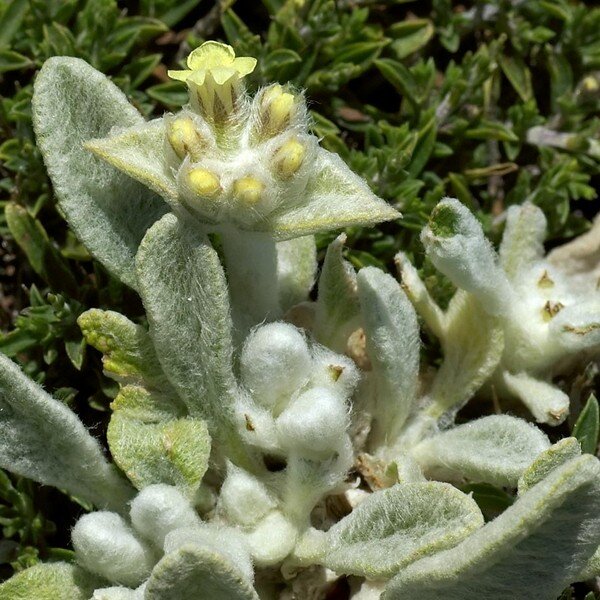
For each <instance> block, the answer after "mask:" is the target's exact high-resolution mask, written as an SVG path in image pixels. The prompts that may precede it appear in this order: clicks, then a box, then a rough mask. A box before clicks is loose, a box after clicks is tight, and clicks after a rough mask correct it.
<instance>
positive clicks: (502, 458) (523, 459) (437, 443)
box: [413, 415, 550, 486]
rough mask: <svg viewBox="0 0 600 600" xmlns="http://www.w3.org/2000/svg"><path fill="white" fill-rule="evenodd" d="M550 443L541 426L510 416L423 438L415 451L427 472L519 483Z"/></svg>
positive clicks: (499, 483)
mask: <svg viewBox="0 0 600 600" xmlns="http://www.w3.org/2000/svg"><path fill="white" fill-rule="evenodd" d="M549 446H550V442H549V441H548V438H547V437H546V435H545V434H544V433H542V432H541V431H540V430H539V429H537V428H536V427H534V426H533V425H530V424H528V423H526V422H525V421H523V420H522V419H516V418H514V417H510V416H508V415H492V416H489V417H483V418H482V419H478V420H476V421H471V422H470V423H465V424H464V425H459V426H458V427H455V428H453V429H450V430H448V431H443V432H442V433H440V434H438V435H434V436H433V437H430V438H428V439H426V440H424V441H422V442H421V443H420V444H419V445H418V446H417V447H416V448H415V449H414V450H413V456H414V457H415V458H416V459H417V461H418V463H419V464H420V465H421V467H422V468H423V470H424V471H425V473H426V474H427V475H429V476H430V477H432V478H434V479H450V480H456V479H458V480H460V479H462V478H463V477H464V478H466V479H469V480H471V481H475V482H486V483H491V484H493V485H497V486H516V484H517V481H518V480H519V477H520V476H521V474H522V473H523V471H524V470H525V469H526V468H527V467H528V466H529V465H530V464H531V462H532V461H533V460H534V459H535V458H536V457H537V456H538V455H539V454H540V453H541V452H543V451H544V450H546V449H547V448H548V447H549Z"/></svg>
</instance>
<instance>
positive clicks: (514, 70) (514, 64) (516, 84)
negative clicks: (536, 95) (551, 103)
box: [499, 55, 533, 102]
mask: <svg viewBox="0 0 600 600" xmlns="http://www.w3.org/2000/svg"><path fill="white" fill-rule="evenodd" d="M499 60H500V67H501V68H502V71H503V72H504V74H505V75H506V77H507V78H508V80H509V81H510V83H511V84H512V86H513V88H514V89H515V91H516V92H517V94H519V96H520V97H521V100H523V102H527V101H528V100H531V98H533V86H532V85H531V72H530V70H529V69H528V68H527V65H526V64H525V62H524V61H523V59H521V58H520V57H518V56H504V55H502V56H500V59H499Z"/></svg>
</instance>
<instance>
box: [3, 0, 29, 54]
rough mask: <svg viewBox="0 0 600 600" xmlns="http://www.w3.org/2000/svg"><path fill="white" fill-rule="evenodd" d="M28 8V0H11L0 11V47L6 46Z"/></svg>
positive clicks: (19, 25) (17, 29)
mask: <svg viewBox="0 0 600 600" xmlns="http://www.w3.org/2000/svg"><path fill="white" fill-rule="evenodd" d="M28 8H29V0H11V1H10V2H8V3H5V8H4V10H3V11H2V13H0V48H4V47H5V46H8V45H9V44H10V42H11V40H12V38H13V37H14V36H15V34H16V33H17V31H19V28H20V27H21V23H22V21H23V17H24V16H25V14H26V13H27V9H28Z"/></svg>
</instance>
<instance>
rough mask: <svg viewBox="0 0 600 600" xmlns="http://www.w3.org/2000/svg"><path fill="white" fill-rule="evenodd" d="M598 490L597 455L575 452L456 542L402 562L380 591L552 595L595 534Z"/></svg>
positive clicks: (393, 594) (449, 597)
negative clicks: (404, 564)
mask: <svg viewBox="0 0 600 600" xmlns="http://www.w3.org/2000/svg"><path fill="white" fill-rule="evenodd" d="M598 494H600V463H599V462H598V460H597V459H596V458H593V457H591V456H589V455H588V456H581V457H579V458H575V459H573V460H571V461H569V462H568V463H566V464H564V465H563V466H562V467H559V468H558V469H556V470H555V471H554V472H553V473H552V474H550V475H549V476H548V477H547V478H546V479H544V480H543V481H541V482H540V483H539V484H538V485H536V486H534V487H533V488H531V489H530V490H529V491H528V492H526V493H525V494H523V496H521V497H520V498H519V500H518V501H517V502H515V504H513V505H512V506H511V507H510V508H508V509H507V510H506V511H505V512H504V513H502V514H501V515H500V516H499V517H497V518H496V519H495V520H494V521H492V522H490V523H488V524H487V525H485V527H483V528H482V529H480V530H479V531H477V532H475V533H474V534H473V535H471V536H470V537H469V538H467V539H466V540H464V541H463V542H461V543H460V544H459V545H458V546H455V547H454V548H452V549H451V550H445V551H443V552H440V553H438V554H436V555H434V556H431V557H427V558H424V559H423V560H420V561H418V562H416V563H413V564H412V565H410V566H408V567H407V568H406V569H405V570H404V571H402V572H400V574H399V575H397V576H396V577H395V578H394V579H392V581H391V582H390V583H389V585H388V587H387V588H386V591H385V593H384V595H383V598H385V599H386V600H391V599H395V598H398V599H400V598H403V599H404V598H419V600H433V599H436V600H437V599H439V600H442V599H444V600H454V599H456V600H459V599H460V600H464V598H477V597H482V598H494V599H497V600H502V599H506V600H508V599H510V598H513V599H516V600H529V599H530V598H556V597H558V596H559V595H560V593H561V591H562V590H563V589H564V588H565V587H566V586H567V585H568V584H569V583H570V582H572V581H573V580H575V579H576V578H577V576H578V574H579V572H580V571H581V569H582V568H583V567H584V565H585V564H586V563H587V561H588V559H589V558H590V556H592V554H593V553H594V551H595V550H596V548H597V546H598V543H599V542H600V514H599V513H598V509H597V499H598ZM558 540H560V543H558ZM548 548H552V552H548ZM540 557H543V560H540Z"/></svg>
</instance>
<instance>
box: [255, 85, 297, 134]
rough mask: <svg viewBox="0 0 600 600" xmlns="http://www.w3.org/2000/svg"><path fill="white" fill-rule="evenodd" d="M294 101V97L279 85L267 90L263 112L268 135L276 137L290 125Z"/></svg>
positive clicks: (263, 100)
mask: <svg viewBox="0 0 600 600" xmlns="http://www.w3.org/2000/svg"><path fill="white" fill-rule="evenodd" d="M294 101H295V98H294V95H293V94H290V93H289V92H284V91H283V88H282V87H281V86H280V85H278V84H276V85H273V86H271V87H270V88H268V89H267V90H265V92H264V94H263V97H262V111H261V112H262V120H263V125H264V128H265V132H266V133H267V135H276V134H278V133H280V132H281V131H283V130H284V129H285V128H286V127H287V126H288V125H289V122H290V118H291V115H292V110H293V108H294Z"/></svg>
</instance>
